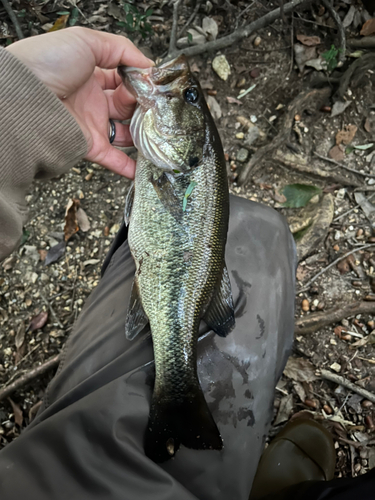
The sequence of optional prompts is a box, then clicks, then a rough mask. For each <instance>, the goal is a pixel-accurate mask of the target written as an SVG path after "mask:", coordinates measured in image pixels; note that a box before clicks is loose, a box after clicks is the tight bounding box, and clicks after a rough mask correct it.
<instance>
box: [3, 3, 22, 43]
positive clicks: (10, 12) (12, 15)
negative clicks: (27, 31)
mask: <svg viewBox="0 0 375 500" xmlns="http://www.w3.org/2000/svg"><path fill="white" fill-rule="evenodd" d="M1 3H2V4H3V6H4V9H5V10H6V11H7V14H8V16H9V17H10V20H11V21H12V23H13V26H14V28H15V30H16V33H17V36H18V38H19V39H20V40H22V38H25V35H24V34H23V31H22V29H21V26H20V23H19V22H18V19H17V16H16V14H15V13H14V12H13V9H12V7H11V6H10V5H9V2H8V0H1Z"/></svg>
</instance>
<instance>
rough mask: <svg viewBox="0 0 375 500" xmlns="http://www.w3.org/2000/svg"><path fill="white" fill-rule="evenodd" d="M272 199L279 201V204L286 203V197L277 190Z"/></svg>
mask: <svg viewBox="0 0 375 500" xmlns="http://www.w3.org/2000/svg"><path fill="white" fill-rule="evenodd" d="M272 198H273V199H274V200H275V201H277V203H285V202H286V196H284V195H283V194H280V193H279V192H278V190H277V189H275V192H274V193H273V195H272Z"/></svg>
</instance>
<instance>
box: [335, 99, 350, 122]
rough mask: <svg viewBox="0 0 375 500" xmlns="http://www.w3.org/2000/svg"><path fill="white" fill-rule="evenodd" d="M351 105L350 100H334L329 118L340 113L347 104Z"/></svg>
mask: <svg viewBox="0 0 375 500" xmlns="http://www.w3.org/2000/svg"><path fill="white" fill-rule="evenodd" d="M350 105H351V101H336V102H335V103H334V105H333V106H332V110H331V118H333V117H334V116H337V115H341V113H343V112H344V111H345V110H346V108H347V107H348V106H350Z"/></svg>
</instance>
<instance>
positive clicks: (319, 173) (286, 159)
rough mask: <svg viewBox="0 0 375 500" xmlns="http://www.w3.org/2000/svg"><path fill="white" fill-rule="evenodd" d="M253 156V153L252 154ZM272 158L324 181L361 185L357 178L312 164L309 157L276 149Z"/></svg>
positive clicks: (345, 184)
mask: <svg viewBox="0 0 375 500" xmlns="http://www.w3.org/2000/svg"><path fill="white" fill-rule="evenodd" d="M254 156H255V155H254ZM273 160H275V161H277V162H279V163H281V164H282V165H283V166H285V167H287V168H290V169H292V170H295V171H296V172H300V173H301V174H308V175H311V176H312V177H316V178H319V179H324V180H325V181H329V182H334V183H338V184H341V185H342V186H356V187H363V185H362V183H361V182H359V181H358V180H357V179H354V178H353V179H350V178H347V177H345V176H344V175H342V174H340V173H339V172H333V171H330V170H323V169H321V168H319V167H318V166H317V165H314V166H313V165H312V162H311V160H310V159H309V158H305V157H303V156H300V155H294V154H292V153H283V152H282V151H280V150H277V151H276V152H275V153H274V155H273Z"/></svg>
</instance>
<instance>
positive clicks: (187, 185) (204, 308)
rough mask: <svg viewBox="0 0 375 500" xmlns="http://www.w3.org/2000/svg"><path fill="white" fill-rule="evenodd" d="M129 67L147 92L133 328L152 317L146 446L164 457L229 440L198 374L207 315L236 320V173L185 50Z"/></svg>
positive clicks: (139, 118)
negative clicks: (232, 199) (229, 246)
mask: <svg viewBox="0 0 375 500" xmlns="http://www.w3.org/2000/svg"><path fill="white" fill-rule="evenodd" d="M119 73H120V75H121V76H122V77H123V79H124V83H125V85H126V86H127V88H128V90H130V91H131V92H132V93H133V95H134V96H135V97H136V99H137V101H138V107H137V109H136V111H135V113H134V115H133V118H132V122H131V127H130V130H131V134H132V137H133V141H134V144H135V145H136V147H137V149H138V159H137V168H136V175H135V180H134V188H133V190H131V191H130V193H129V194H128V197H127V203H126V208H125V220H126V222H127V223H129V233H128V241H129V247H130V250H131V253H132V256H133V258H134V261H135V265H136V272H135V278H134V282H133V288H132V293H131V298H130V302H129V308H128V314H127V320H126V325H125V332H126V336H127V338H128V339H133V338H134V337H135V336H136V335H137V334H138V333H139V332H140V331H141V330H142V329H143V328H144V326H146V324H147V323H148V322H149V323H150V329H151V334H152V340H153V347H154V357H155V386H154V391H153V396H152V400H151V406H150V415H149V422H148V426H147V429H146V433H145V452H146V455H147V456H149V457H150V458H152V459H153V460H154V461H156V462H162V461H165V460H167V459H168V458H171V457H172V456H174V454H175V453H176V451H177V450H178V448H179V446H180V444H183V445H185V446H187V447H189V448H195V449H215V450H220V449H221V448H222V446H223V443H222V439H221V436H220V432H219V430H218V428H217V426H216V423H215V421H214V419H213V418H212V415H211V413H210V411H209V408H208V406H207V403H206V401H205V399H204V396H203V393H202V390H201V387H200V384H199V380H198V376H197V340H198V334H199V324H200V321H201V320H202V319H203V320H204V321H205V322H206V323H207V325H208V326H209V327H210V328H212V329H213V330H214V331H215V332H216V333H217V334H218V335H221V336H226V335H227V334H228V333H229V332H230V330H231V329H232V328H233V326H234V311H233V300H232V294H231V287H230V280H229V275H228V271H227V269H226V266H225V260H224V254H225V244H226V238H227V231H228V219H229V191H228V181H227V174H226V164H225V159H224V153H223V150H222V146H221V142H220V138H219V136H218V134H217V130H216V127H215V124H214V122H213V120H212V117H211V115H210V113H209V110H208V108H207V105H206V103H205V100H204V97H203V93H202V90H201V89H200V87H199V83H198V82H197V81H196V79H195V78H194V76H193V75H192V74H191V72H190V70H189V67H188V64H187V61H186V59H185V58H184V57H180V58H178V59H176V60H174V61H172V62H170V63H166V64H163V65H161V66H160V67H154V68H150V69H148V70H139V69H137V68H125V69H124V68H119Z"/></svg>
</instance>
